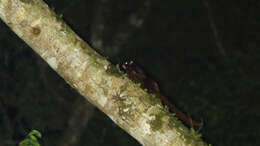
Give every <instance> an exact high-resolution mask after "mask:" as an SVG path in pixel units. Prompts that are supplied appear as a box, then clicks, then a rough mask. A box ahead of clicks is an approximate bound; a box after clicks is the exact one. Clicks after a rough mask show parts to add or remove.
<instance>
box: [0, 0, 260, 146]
mask: <svg viewBox="0 0 260 146" xmlns="http://www.w3.org/2000/svg"><path fill="white" fill-rule="evenodd" d="M46 2H47V3H48V4H49V6H50V7H54V8H55V11H56V12H57V13H59V14H63V18H64V19H65V21H66V22H67V23H68V24H69V25H70V26H71V27H72V28H73V29H74V30H75V31H76V32H77V33H78V34H79V35H80V36H81V37H82V38H83V39H84V40H86V41H87V42H88V43H89V44H91V46H93V47H94V48H96V50H97V51H98V52H99V53H101V54H102V55H104V56H106V57H108V58H109V60H110V61H112V62H113V63H115V64H120V63H122V62H124V61H128V60H134V61H135V62H136V63H137V64H138V65H139V66H140V67H141V68H143V69H144V70H145V71H146V72H147V73H148V74H149V76H150V77H151V78H153V79H154V80H156V81H158V83H159V85H160V89H161V90H162V93H163V94H164V95H166V96H167V97H168V98H170V99H171V100H172V102H173V103H174V104H176V105H178V106H179V107H180V108H181V109H182V110H183V111H185V112H186V113H187V114H189V115H191V116H192V117H194V119H196V120H198V121H200V120H203V122H204V126H203V128H202V129H201V130H200V132H201V133H202V135H203V139H204V140H205V141H207V142H208V143H211V144H213V145H214V146H238V145H239V146H240V145H241V146H257V145H260V140H259V136H260V131H259V130H260V126H259V125H258V124H259V123H260V106H259V105H260V102H259V96H260V77H259V74H260V70H259V61H260V55H259V53H260V50H259V49H260V48H259V47H260V42H259V41H260V40H259V38H260V33H259V31H260V27H259V26H260V12H259V11H260V1H258V0H247V1H245V0H229V1H226V0H218V1H207V0H198V1H194V0H179V1H173V0H163V1H152V0H142V1H141V0H84V1H83V0H73V1H72V0H46ZM32 129H37V130H39V131H40V132H41V133H42V134H43V139H41V143H42V144H43V145H44V146H79V145H81V146H139V145H140V144H138V142H137V141H135V140H134V139H133V138H132V137H130V136H129V135H128V134H126V133H125V132H124V131H122V130H121V129H120V128H119V127H117V126H116V125H115V124H114V123H113V122H112V121H111V120H110V119H109V118H108V117H107V116H106V115H104V114H103V113H102V112H100V111H99V110H97V109H96V108H94V107H93V106H92V105H90V104H89V103H88V102H87V101H85V100H84V99H83V97H81V96H80V95H79V94H78V93H77V92H76V91H75V90H74V89H72V88H70V87H69V85H68V84H66V82H65V81H64V80H63V79H62V78H61V77H59V76H58V75H57V74H56V73H55V72H54V71H53V70H52V69H50V67H49V66H48V65H47V64H46V63H45V62H44V61H43V60H42V59H41V58H40V57H39V56H38V55H37V54H36V53H35V52H33V50H32V49H30V47H28V46H27V45H26V44H25V43H24V42H23V41H22V40H21V39H19V38H18V37H17V36H16V35H15V34H14V33H13V32H12V31H11V30H9V28H8V27H7V26H6V25H5V24H4V23H3V22H2V21H1V22H0V146H12V145H15V144H17V143H18V142H19V141H21V140H22V139H23V138H24V137H25V135H27V134H28V132H29V131H30V130H32Z"/></svg>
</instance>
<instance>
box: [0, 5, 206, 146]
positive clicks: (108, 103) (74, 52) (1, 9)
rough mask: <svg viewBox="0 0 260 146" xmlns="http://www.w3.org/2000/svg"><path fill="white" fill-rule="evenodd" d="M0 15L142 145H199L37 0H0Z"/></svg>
mask: <svg viewBox="0 0 260 146" xmlns="http://www.w3.org/2000/svg"><path fill="white" fill-rule="evenodd" d="M0 18H1V19H2V20H3V21H4V22H5V23H6V24H7V25H8V26H9V27H10V28H11V29H12V30H13V31H14V32H15V33H16V34H17V35H18V36H19V37H20V38H21V39H23V40H24V41H25V42H26V43H27V44H28V45H30V47H31V48H32V49H33V50H34V51H35V52H37V53H38V54H39V55H40V56H41V57H42V58H43V59H44V60H45V61H47V62H48V64H49V65H50V66H51V67H52V68H53V69H54V70H55V71H56V72H57V73H58V74H59V75H60V76H62V77H63V78H64V79H65V81H66V82H68V83H69V84H70V85H71V86H72V87H74V88H76V89H77V90H78V92H79V93H80V94H81V95H83V96H84V97H85V98H86V99H87V100H88V101H90V102H91V103H92V104H94V105H95V106H97V107H98V108H99V109H100V110H102V111H103V112H104V113H106V114H107V115H108V116H109V117H110V118H111V119H112V120H113V121H114V122H115V123H116V124H117V125H119V126H120V127H121V128H123V129H124V130H125V131H126V132H128V133H129V134H130V135H132V136H133V137H134V138H136V139H137V140H138V141H139V142H140V143H141V144H143V145H145V146H197V145H198V146H202V145H207V144H206V143H204V142H203V141H202V140H201V138H200V136H199V135H198V134H197V133H196V132H194V131H193V130H189V129H187V128H186V127H185V126H184V125H183V124H182V123H181V122H180V121H179V120H178V119H177V118H176V117H175V116H174V115H173V114H171V113H169V112H168V111H167V109H165V108H164V107H163V106H162V104H161V103H160V101H159V100H158V99H157V98H155V97H154V95H151V94H148V93H147V92H146V91H145V90H143V89H141V88H140V86H139V85H138V84H135V83H133V82H132V81H131V80H129V79H128V78H127V77H126V75H124V74H123V73H122V72H120V70H119V69H118V68H116V67H115V66H113V65H112V64H111V63H109V62H108V61H107V60H106V58H104V57H102V56H100V55H99V54H98V53H96V52H95V51H94V50H93V49H92V48H91V47H90V46H89V45H88V44H87V43H86V42H84V41H83V40H82V39H81V38H79V37H78V36H77V35H76V34H75V33H74V32H73V31H72V30H71V29H70V27H69V26H68V25H66V24H65V23H64V21H63V20H62V19H61V18H60V17H59V16H58V15H56V14H55V13H54V12H53V11H52V10H51V9H49V7H48V6H47V5H46V4H45V3H44V2H43V1H42V0H0Z"/></svg>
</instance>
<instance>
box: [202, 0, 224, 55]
mask: <svg viewBox="0 0 260 146" xmlns="http://www.w3.org/2000/svg"><path fill="white" fill-rule="evenodd" d="M203 4H204V6H205V8H206V10H207V12H208V13H207V16H208V20H209V25H210V27H211V30H212V32H213V35H214V38H215V41H216V46H217V48H218V50H219V53H220V54H221V56H224V57H226V56H227V53H226V49H225V48H224V47H223V44H222V41H221V39H220V37H219V33H218V30H217V26H216V24H215V21H214V18H213V16H212V13H211V10H210V6H209V2H208V0H204V3H203Z"/></svg>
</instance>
